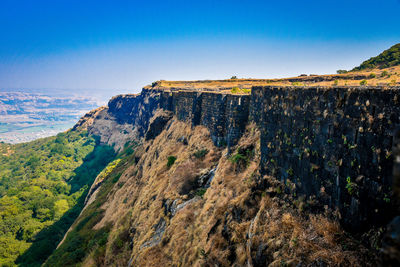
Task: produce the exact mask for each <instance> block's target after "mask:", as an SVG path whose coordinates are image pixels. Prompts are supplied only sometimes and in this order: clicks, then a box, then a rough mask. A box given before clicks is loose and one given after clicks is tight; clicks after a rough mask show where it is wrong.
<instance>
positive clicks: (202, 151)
mask: <svg viewBox="0 0 400 267" xmlns="http://www.w3.org/2000/svg"><path fill="white" fill-rule="evenodd" d="M207 153H208V150H207V149H199V150H197V151H196V152H194V153H193V156H195V157H196V158H198V159H201V158H204V156H205V155H207Z"/></svg>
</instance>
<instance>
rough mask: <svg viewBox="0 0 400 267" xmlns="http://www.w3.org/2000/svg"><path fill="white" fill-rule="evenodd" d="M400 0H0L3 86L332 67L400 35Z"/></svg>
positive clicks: (79, 85)
mask: <svg viewBox="0 0 400 267" xmlns="http://www.w3.org/2000/svg"><path fill="white" fill-rule="evenodd" d="M399 14H400V1H399V0H374V1H372V0H362V1H358V0H354V1H352V0H347V1H344V0H319V1H314V0H304V1H288V0H280V1H279V0H275V1H266V0H265V1H251V0H247V1H245V0H242V1H238V0H229V1H225V0H213V1H211V0H199V1H190V0H179V1H178V0H176V1H174V0H163V1H151V0H141V1H135V0H132V1H118V0H109V1H101V0H96V1H94V0H49V1H44V0H0V88H36V89H38V88H55V89H75V90H82V89H85V90H92V91H94V92H95V91H96V90H109V92H112V94H114V93H115V94H116V93H126V92H138V91H139V90H140V89H141V87H142V86H144V85H146V84H150V83H151V82H152V81H155V80H159V79H166V80H183V79H184V80H193V79H221V78H229V77H231V76H232V75H236V76H238V77H251V78H273V77H283V76H297V75H299V74H302V73H315V74H324V73H334V72H335V71H336V70H337V69H350V68H352V67H354V66H356V65H358V64H360V63H361V62H362V61H363V60H365V59H368V58H369V57H371V56H374V55H377V54H378V53H379V52H381V51H382V50H384V49H387V48H389V47H390V46H392V45H393V44H395V43H399V42H400V18H399Z"/></svg>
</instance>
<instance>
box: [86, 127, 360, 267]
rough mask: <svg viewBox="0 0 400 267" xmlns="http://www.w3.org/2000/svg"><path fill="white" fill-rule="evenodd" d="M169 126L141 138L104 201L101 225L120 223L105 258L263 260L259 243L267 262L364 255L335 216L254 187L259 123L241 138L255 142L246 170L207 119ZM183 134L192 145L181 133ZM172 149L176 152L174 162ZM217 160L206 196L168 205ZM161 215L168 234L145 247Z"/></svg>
mask: <svg viewBox="0 0 400 267" xmlns="http://www.w3.org/2000/svg"><path fill="white" fill-rule="evenodd" d="M166 129H167V130H164V131H163V132H162V133H161V134H160V135H159V136H158V137H156V138H155V139H154V140H150V141H148V142H145V143H143V144H142V145H141V146H139V148H138V150H137V151H136V154H135V155H136V157H137V159H138V161H137V163H136V164H134V163H132V165H131V166H127V169H126V171H125V172H124V173H123V174H122V176H121V178H120V180H119V182H118V183H117V184H116V185H115V186H114V188H113V190H112V192H111V193H110V194H109V196H108V201H107V203H106V204H105V205H104V206H103V207H101V208H103V209H105V216H104V218H103V219H102V221H101V222H100V223H99V224H98V225H96V226H95V228H100V227H102V226H104V225H106V224H107V223H109V222H111V223H112V224H113V227H112V231H111V234H110V236H109V239H108V243H107V247H106V256H105V260H104V266H126V263H127V261H128V260H129V259H132V263H133V266H216V265H217V266H245V265H250V266H251V265H252V264H253V265H254V264H256V263H257V262H256V261H257V260H259V259H257V251H260V250H261V251H262V252H263V255H265V259H264V262H263V264H272V265H271V266H277V265H279V266H280V264H282V263H285V264H288V265H293V264H297V263H300V262H302V263H304V264H309V263H312V262H314V263H315V262H316V261H324V262H326V263H327V264H329V265H332V266H333V265H342V266H357V265H362V264H363V263H365V261H364V260H363V258H362V256H363V255H364V254H363V253H364V248H362V246H359V245H354V246H353V247H352V250H345V249H343V248H342V246H341V244H342V243H343V242H345V243H346V242H347V243H348V244H350V243H352V240H351V239H349V238H347V237H345V236H344V233H343V231H342V230H341V229H340V227H339V225H338V224H337V223H336V222H334V221H330V220H328V219H327V218H325V217H323V216H322V215H320V216H309V217H307V216H305V215H304V214H299V212H298V211H297V210H296V209H294V208H291V207H290V206H288V205H287V204H286V203H285V202H284V201H283V200H282V199H278V198H276V197H275V198H270V197H268V195H267V194H265V193H263V192H259V191H257V190H256V189H254V188H255V185H256V184H257V179H258V178H257V177H259V176H258V174H257V169H258V164H259V160H260V159H259V155H260V153H259V150H260V143H259V132H258V131H257V130H255V125H250V126H249V127H248V130H247V132H246V133H245V135H244V136H243V137H242V139H241V140H240V142H239V144H238V146H239V147H249V146H250V145H252V146H253V147H254V156H253V158H252V159H251V161H250V164H249V165H247V166H246V167H245V168H244V169H240V170H238V169H237V168H235V166H234V164H233V163H232V162H231V161H230V160H229V155H226V153H227V149H219V148H216V147H214V146H213V144H212V142H211V139H210V136H209V132H208V130H207V129H205V128H204V127H201V126H198V127H196V128H194V129H192V128H191V127H190V126H189V125H187V124H185V123H183V122H180V121H177V120H176V119H173V120H171V121H170V122H169V125H167V127H166ZM182 137H185V138H186V139H187V141H188V144H187V145H185V144H184V143H183V142H181V141H180V140H182ZM199 149H207V150H208V151H209V152H208V153H207V154H206V155H205V157H204V158H200V159H198V158H196V157H193V153H194V152H196V151H198V150H199ZM233 151H234V150H233ZM170 155H175V156H176V157H177V160H176V162H175V163H174V164H173V165H172V166H171V167H170V168H168V167H167V166H166V163H167V158H168V156H170ZM214 166H217V170H216V173H215V177H214V179H213V181H212V183H211V186H210V188H208V189H207V191H206V193H205V194H204V195H203V197H197V198H196V201H193V202H191V204H189V205H187V206H185V207H184V208H183V209H181V210H180V211H178V212H177V213H176V215H175V216H173V217H170V213H169V212H167V213H165V212H164V210H165V209H164V208H165V203H172V201H173V200H177V203H178V204H179V203H183V202H184V201H186V200H188V199H189V198H190V194H187V191H188V190H189V189H187V188H186V187H187V185H188V184H191V183H190V182H191V181H193V180H194V179H195V178H196V177H197V176H198V175H199V174H201V173H204V170H210V169H211V168H213V167H214ZM271 179H272V178H271ZM182 189H185V190H182ZM168 201H169V202H168ZM161 218H163V219H164V220H165V222H166V230H165V232H164V234H163V236H162V240H161V242H160V243H159V244H157V245H155V246H153V247H142V245H143V244H144V243H145V242H147V241H148V240H150V239H151V238H152V237H153V235H154V234H155V232H156V229H155V227H154V226H155V225H156V224H157V223H158V222H159V221H160V219H161ZM127 230H129V231H128V232H129V233H130V236H129V240H132V242H133V245H132V247H131V248H130V247H129V246H128V245H126V246H124V247H123V248H122V249H121V250H118V251H117V252H116V251H115V249H113V244H114V243H115V240H116V239H117V238H118V236H119V235H120V234H121V232H124V231H125V232H126V231H127ZM92 257H93V255H89V256H88V258H87V259H86V260H85V264H83V265H84V266H91V263H93V260H92V259H91V258H92ZM257 264H258V263H257Z"/></svg>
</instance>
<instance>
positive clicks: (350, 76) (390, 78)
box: [146, 66, 400, 94]
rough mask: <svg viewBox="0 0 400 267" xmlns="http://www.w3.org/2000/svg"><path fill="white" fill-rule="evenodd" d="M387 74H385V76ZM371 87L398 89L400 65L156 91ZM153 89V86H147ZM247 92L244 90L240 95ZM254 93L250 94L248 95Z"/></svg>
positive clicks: (178, 84)
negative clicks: (363, 83) (364, 85)
mask: <svg viewBox="0 0 400 267" xmlns="http://www.w3.org/2000/svg"><path fill="white" fill-rule="evenodd" d="M384 72H385V73H387V75H384V76H383V75H382V73H384ZM364 79H365V80H366V81H367V84H366V85H370V86H394V85H399V84H400V66H394V67H390V68H386V69H372V70H366V71H358V72H349V73H345V74H328V75H313V76H303V77H290V78H278V79H227V80H202V81H165V80H161V81H158V82H157V85H156V86H155V87H154V88H159V89H192V90H214V91H219V92H221V93H228V94H229V93H231V88H234V87H237V88H240V89H248V88H251V87H252V86H266V85H270V86H305V87H307V86H327V87H331V86H360V82H361V81H362V80H364ZM146 88H151V86H146ZM243 92H244V91H243V90H241V91H240V93H243ZM247 93H250V92H247Z"/></svg>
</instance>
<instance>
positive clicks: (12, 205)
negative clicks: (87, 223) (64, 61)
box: [0, 131, 114, 266]
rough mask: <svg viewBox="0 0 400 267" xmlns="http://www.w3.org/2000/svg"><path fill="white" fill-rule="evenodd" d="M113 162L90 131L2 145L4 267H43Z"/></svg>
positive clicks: (0, 240) (0, 258) (0, 249)
mask: <svg viewBox="0 0 400 267" xmlns="http://www.w3.org/2000/svg"><path fill="white" fill-rule="evenodd" d="M113 158H114V151H113V149H112V148H110V147H107V146H99V145H98V142H97V141H96V139H95V138H93V137H90V136H89V135H88V133H87V132H86V131H68V132H65V133H60V134H58V135H57V136H55V137H49V138H44V139H39V140H36V141H32V142H29V143H23V144H17V145H10V144H5V143H0V266H14V265H15V264H16V263H18V265H20V266H40V265H41V264H42V263H43V262H44V261H45V260H46V258H47V257H48V255H50V254H51V253H52V251H53V250H54V249H55V247H56V246H57V244H58V243H59V241H60V240H61V239H62V238H63V236H64V234H65V232H66V231H67V230H68V228H69V226H70V225H71V224H72V222H73V221H74V220H75V218H76V217H77V216H78V215H79V213H80V211H81V209H82V206H83V201H84V198H85V196H86V193H87V191H88V189H89V188H90V185H91V184H92V182H93V181H94V179H95V178H96V176H97V175H98V174H99V173H100V172H101V170H103V168H104V167H105V166H106V165H107V164H108V163H109V162H110V161H111V160H112V159H113Z"/></svg>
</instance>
